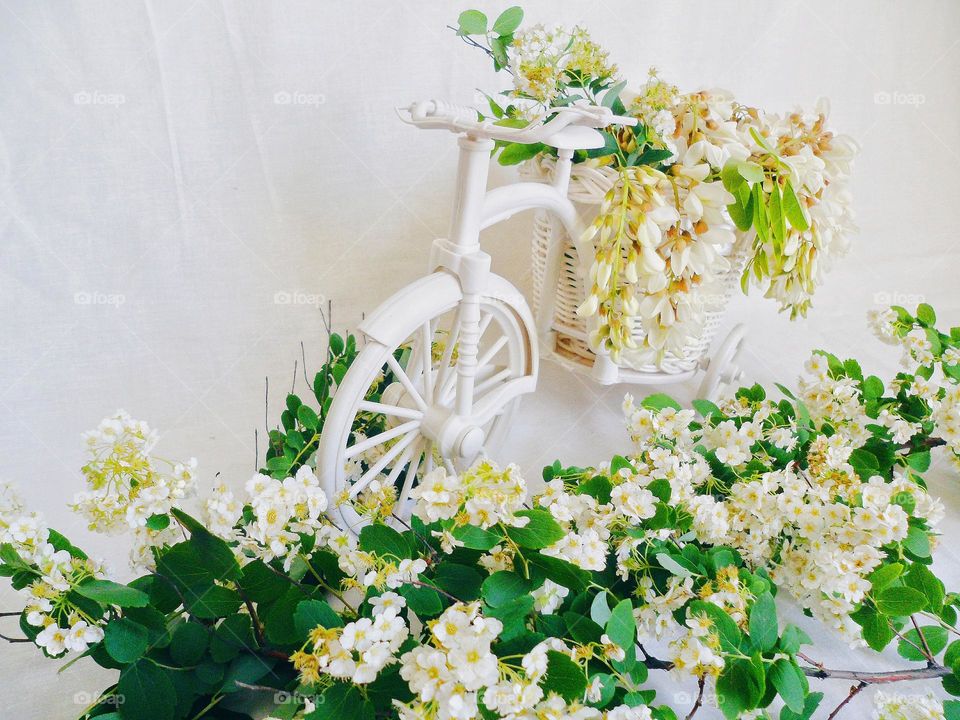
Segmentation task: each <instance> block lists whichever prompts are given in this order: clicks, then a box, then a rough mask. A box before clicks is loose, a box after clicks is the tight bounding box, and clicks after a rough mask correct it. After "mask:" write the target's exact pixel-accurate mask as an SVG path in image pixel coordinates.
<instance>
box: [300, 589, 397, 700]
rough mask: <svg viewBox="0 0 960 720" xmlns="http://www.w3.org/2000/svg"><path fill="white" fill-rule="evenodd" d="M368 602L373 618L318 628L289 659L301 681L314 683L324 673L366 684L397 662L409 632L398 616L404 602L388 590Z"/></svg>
mask: <svg viewBox="0 0 960 720" xmlns="http://www.w3.org/2000/svg"><path fill="white" fill-rule="evenodd" d="M370 604H371V607H372V608H373V616H372V617H362V618H358V619H357V620H355V621H353V622H350V623H347V624H346V625H345V626H344V627H342V628H329V629H328V628H324V627H317V628H315V629H314V630H313V631H312V632H311V633H310V639H309V642H308V643H307V646H306V648H304V649H301V650H300V651H299V652H297V653H295V654H294V656H293V657H292V658H291V660H292V661H293V665H294V667H295V668H296V669H297V670H298V671H299V672H300V678H301V680H302V681H303V682H304V683H307V684H312V683H315V682H317V681H318V680H319V679H320V675H321V674H326V675H329V676H331V677H335V678H345V679H348V680H350V681H351V682H353V683H356V684H357V685H366V684H368V683H371V682H373V681H374V680H376V679H377V675H378V674H379V673H380V671H381V670H383V668H384V667H386V666H387V665H388V664H389V663H391V662H394V661H396V657H395V653H396V652H397V651H398V650H399V649H400V646H401V645H402V644H403V642H404V640H406V639H407V636H408V635H409V634H410V633H409V629H408V628H407V624H406V622H405V621H404V619H403V618H402V617H401V616H400V610H401V609H402V608H403V607H404V605H405V601H404V599H403V598H402V597H400V596H399V595H397V594H396V593H392V592H388V593H384V594H383V595H380V596H377V597H374V598H373V599H371V601H370Z"/></svg>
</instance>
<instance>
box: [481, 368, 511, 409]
mask: <svg viewBox="0 0 960 720" xmlns="http://www.w3.org/2000/svg"><path fill="white" fill-rule="evenodd" d="M510 374H511V371H510V368H508V367H507V368H503V370H501V371H500V372H497V373H494V374H493V375H491V376H490V377H488V378H487V379H486V380H484V381H483V382H482V383H478V384H477V386H476V388H474V402H477V401H478V400H480V399H481V395H482V394H483V393H484V392H485V391H486V390H489V389H490V388H492V387H493V386H494V385H496V384H497V383H500V382H503V381H504V380H508V379H509V378H510Z"/></svg>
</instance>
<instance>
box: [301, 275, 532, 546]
mask: <svg viewBox="0 0 960 720" xmlns="http://www.w3.org/2000/svg"><path fill="white" fill-rule="evenodd" d="M437 275H440V274H439V273H438V274H437ZM444 275H445V274H444ZM431 277H433V278H436V280H437V283H441V284H443V286H444V287H445V288H446V290H447V292H444V293H436V292H432V293H430V296H425V294H419V295H418V296H415V297H411V293H410V292H409V291H407V292H403V291H402V292H401V293H399V294H398V295H397V296H395V297H394V298H392V299H391V300H388V301H387V303H385V304H384V306H383V308H382V310H381V311H378V313H375V315H374V317H376V316H377V315H378V314H380V315H384V316H388V317H389V318H390V322H389V323H388V324H389V326H390V332H389V335H390V337H389V338H386V339H384V340H376V339H368V342H367V343H366V345H365V346H364V348H363V349H362V350H361V351H360V353H359V354H358V355H357V357H356V359H355V360H354V361H353V363H352V364H351V366H350V369H349V370H348V371H347V373H346V375H345V377H344V378H343V381H342V382H341V383H340V385H339V386H338V388H337V391H336V393H335V394H334V397H333V402H332V404H331V406H330V411H329V413H328V415H327V421H326V424H325V426H324V429H323V434H322V437H321V440H320V446H319V448H318V451H317V468H318V471H319V474H320V477H321V481H322V482H323V484H324V489H325V490H326V492H327V494H328V495H329V497H330V516H331V519H332V520H333V521H334V522H335V523H336V524H337V525H339V526H340V527H343V528H350V529H357V528H359V527H360V526H361V525H362V524H364V523H365V522H366V521H367V520H368V519H369V518H370V517H372V516H373V515H380V516H381V517H383V516H387V515H395V516H396V517H399V518H401V519H403V520H404V521H405V520H406V519H407V518H408V517H409V515H410V511H411V509H412V505H413V503H412V502H411V501H410V491H411V490H412V489H413V488H414V487H416V485H417V484H418V482H419V481H420V479H421V478H422V477H423V476H424V475H426V474H427V473H429V472H430V471H432V470H433V469H434V468H435V467H437V466H444V467H445V468H446V470H447V471H448V472H450V473H455V472H458V471H460V470H463V469H464V468H465V467H467V466H469V465H470V464H471V463H472V462H473V461H475V460H476V459H477V457H478V456H479V455H480V454H481V453H485V452H488V451H490V450H492V449H495V448H496V447H497V446H498V445H499V444H500V442H501V441H502V440H503V438H504V436H505V435H506V433H507V431H508V430H509V426H510V422H511V419H512V416H513V413H514V411H515V408H516V406H517V404H518V403H519V399H520V395H521V394H522V393H524V392H529V391H530V390H532V389H533V386H534V385H535V383H536V348H535V345H534V338H533V337H532V335H531V331H530V324H529V321H528V320H527V318H528V314H527V313H525V306H523V305H521V306H519V307H518V306H517V305H516V302H517V300H518V299H519V298H520V296H519V294H516V295H513V293H516V291H513V293H498V296H494V295H492V294H484V295H481V296H480V331H481V332H480V336H479V337H480V339H479V343H478V349H477V372H476V378H475V383H474V388H473V398H474V403H473V406H474V408H475V410H476V411H477V412H476V415H475V416H471V417H466V418H464V417H460V416H457V415H456V413H455V408H456V405H457V393H458V392H459V383H458V372H457V362H458V349H459V345H460V331H461V326H462V318H461V306H460V301H461V300H462V295H460V293H459V284H456V286H455V287H456V289H455V291H454V290H453V289H452V287H451V285H450V283H451V282H452V283H457V281H456V278H453V277H452V276H446V277H443V278H438V277H437V276H431ZM501 283H503V284H504V285H507V284H506V281H502V280H501ZM428 287H429V285H425V286H424V293H426V292H428V289H427V288H428ZM434 287H436V283H434ZM508 287H509V286H508ZM511 295H513V296H512V297H511ZM417 308H419V309H417Z"/></svg>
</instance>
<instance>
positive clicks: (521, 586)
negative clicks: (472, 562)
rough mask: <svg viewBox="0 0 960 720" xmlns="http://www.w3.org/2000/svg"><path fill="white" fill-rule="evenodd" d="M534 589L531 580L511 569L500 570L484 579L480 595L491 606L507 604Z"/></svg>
mask: <svg viewBox="0 0 960 720" xmlns="http://www.w3.org/2000/svg"><path fill="white" fill-rule="evenodd" d="M531 589H532V587H531V584H530V581H529V580H527V579H526V578H523V577H520V575H518V574H517V573H515V572H512V571H510V570H499V571H497V572H495V573H493V575H490V576H489V577H488V578H487V579H486V580H484V581H483V586H482V587H481V590H480V596H481V597H482V598H483V601H484V602H485V603H486V604H487V605H489V606H490V607H500V606H501V605H506V604H507V603H508V602H511V601H512V600H514V599H515V598H517V597H520V596H521V595H526V594H527V593H529V592H530V590H531Z"/></svg>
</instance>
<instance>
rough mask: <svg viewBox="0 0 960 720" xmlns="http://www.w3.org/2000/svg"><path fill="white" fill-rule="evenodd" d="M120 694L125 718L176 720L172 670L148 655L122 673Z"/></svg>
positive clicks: (118, 690)
mask: <svg viewBox="0 0 960 720" xmlns="http://www.w3.org/2000/svg"><path fill="white" fill-rule="evenodd" d="M117 695H119V696H122V697H123V704H122V705H120V706H119V712H120V715H121V717H123V718H124V720H173V717H174V709H175V708H176V706H177V692H176V689H175V688H174V686H173V682H172V681H171V679H170V673H169V671H168V670H165V669H163V668H161V667H159V666H158V665H156V664H155V663H153V662H152V661H150V660H147V659H146V658H144V659H141V660H138V661H137V662H136V663H134V664H133V665H131V666H129V667H128V668H126V669H125V670H123V672H121V673H120V682H119V683H118V684H117Z"/></svg>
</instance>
